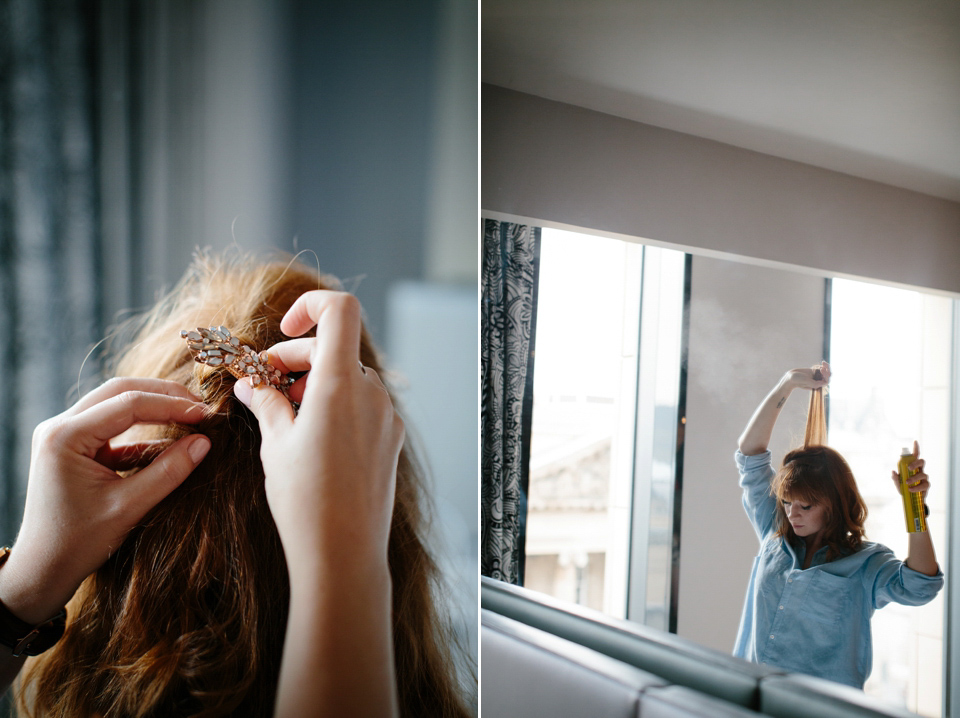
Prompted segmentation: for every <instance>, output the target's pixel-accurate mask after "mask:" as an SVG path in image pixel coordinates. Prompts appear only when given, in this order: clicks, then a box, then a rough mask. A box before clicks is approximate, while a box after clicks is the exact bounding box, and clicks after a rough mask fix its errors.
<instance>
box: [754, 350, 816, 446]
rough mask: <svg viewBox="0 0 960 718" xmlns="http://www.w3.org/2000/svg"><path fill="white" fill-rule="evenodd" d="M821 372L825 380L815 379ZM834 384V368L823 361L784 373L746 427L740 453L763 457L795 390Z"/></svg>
mask: <svg viewBox="0 0 960 718" xmlns="http://www.w3.org/2000/svg"><path fill="white" fill-rule="evenodd" d="M817 372H820V375H821V376H822V378H821V379H816V378H814V377H815V375H816V373H817ZM829 381H830V365H829V364H827V363H826V362H821V363H820V364H819V365H817V366H814V367H810V368H807V369H791V370H790V371H788V372H787V373H786V374H784V375H783V376H782V377H781V378H780V381H778V382H777V385H776V386H775V387H773V390H772V391H771V392H770V393H769V394H767V396H766V397H765V398H764V400H763V401H762V402H760V406H758V407H757V410H756V411H754V412H753V416H751V417H750V421H748V422H747V426H746V428H745V429H744V430H743V433H742V434H740V441H739V446H740V453H741V454H743V455H744V456H754V455H755V454H762V453H763V452H764V451H766V450H767V447H768V446H769V445H770V437H771V436H772V435H773V427H774V425H775V424H776V423H777V419H778V418H779V417H780V410H781V409H782V408H783V405H784V404H785V403H786V402H787V398H788V397H789V396H790V394H791V393H793V390H794V389H819V388H820V387H822V386H826V385H827V383H828V382H829Z"/></svg>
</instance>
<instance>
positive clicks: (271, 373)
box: [180, 326, 294, 399]
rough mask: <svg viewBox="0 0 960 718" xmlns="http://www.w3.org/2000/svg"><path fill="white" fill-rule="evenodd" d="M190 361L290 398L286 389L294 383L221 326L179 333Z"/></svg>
mask: <svg viewBox="0 0 960 718" xmlns="http://www.w3.org/2000/svg"><path fill="white" fill-rule="evenodd" d="M180 336H181V337H183V338H184V339H186V341H187V348H189V349H190V352H191V353H192V354H193V360H194V361H196V362H198V363H200V364H206V365H207V366H210V367H223V368H224V369H226V370H227V371H228V372H230V373H231V374H233V375H234V376H235V377H237V379H249V380H250V381H251V382H253V385H254V386H272V387H274V388H275V389H278V390H280V391H281V392H283V395H284V396H285V397H287V399H289V398H290V395H289V394H288V393H287V388H288V387H289V386H290V385H291V384H293V382H294V379H293V378H292V377H290V376H289V375H287V374H284V373H283V372H281V371H280V370H279V369H277V368H276V367H275V366H273V365H272V364H271V363H270V362H269V361H267V353H266V352H260V353H259V354H258V353H257V352H255V351H254V350H253V349H251V348H250V347H248V346H247V345H246V344H241V343H240V340H239V339H237V338H236V337H235V336H233V335H231V334H230V331H229V330H228V329H227V328H226V327H223V326H220V327H207V328H204V327H197V329H196V331H187V330H186V329H182V330H181V331H180Z"/></svg>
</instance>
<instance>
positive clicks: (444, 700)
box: [17, 253, 468, 718]
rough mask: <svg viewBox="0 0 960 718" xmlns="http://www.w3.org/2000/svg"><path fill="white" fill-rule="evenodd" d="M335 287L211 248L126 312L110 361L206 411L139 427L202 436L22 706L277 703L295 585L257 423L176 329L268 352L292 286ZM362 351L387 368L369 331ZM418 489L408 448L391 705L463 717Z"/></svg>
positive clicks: (206, 708)
mask: <svg viewBox="0 0 960 718" xmlns="http://www.w3.org/2000/svg"><path fill="white" fill-rule="evenodd" d="M336 286H337V285H336V283H335V282H334V281H332V280H330V279H329V278H326V277H323V276H321V275H319V274H318V273H316V272H314V271H311V270H309V269H308V268H306V267H305V266H303V265H301V264H299V263H296V262H293V261H281V262H263V261H257V260H253V259H250V258H245V257H240V256H231V257H229V258H228V257H225V256H219V255H215V254H211V253H205V254H200V255H198V256H197V258H196V260H195V261H194V263H193V265H192V266H191V268H190V270H189V271H188V272H187V274H186V276H185V277H184V279H183V280H181V282H180V283H179V284H178V285H177V287H176V288H175V289H174V290H173V291H172V292H170V293H169V294H168V295H167V296H166V297H165V298H164V299H162V300H161V301H160V302H159V303H158V304H157V305H156V306H155V307H154V308H153V309H152V310H151V311H150V312H148V313H147V314H146V315H145V316H144V317H142V318H140V319H139V320H137V321H136V323H135V327H134V328H135V332H134V333H133V337H132V339H131V340H130V341H129V343H126V344H125V345H124V346H123V348H122V349H120V350H119V351H118V352H116V356H117V357H118V360H117V361H116V364H115V372H114V373H115V374H116V375H117V376H142V377H159V378H164V379H172V380H174V381H178V382H181V383H182V384H184V385H185V386H186V387H187V388H189V389H190V390H191V391H193V392H194V393H196V394H199V395H200V396H202V397H203V398H204V400H205V401H206V402H207V403H208V404H209V405H211V406H212V407H214V408H215V409H216V411H215V412H214V413H213V415H212V416H210V417H209V418H208V419H206V420H205V421H204V422H203V423H202V424H201V425H198V426H197V427H191V428H188V427H184V426H167V427H149V428H147V429H145V430H142V431H141V433H146V434H147V435H148V436H151V437H155V438H162V439H175V438H177V437H179V436H182V435H184V434H185V433H187V432H189V431H200V432H203V433H205V434H207V435H208V436H209V437H210V438H211V440H212V447H211V449H210V452H209V453H208V455H207V456H206V458H205V459H204V461H203V462H202V463H201V464H200V465H199V466H198V467H197V468H196V470H195V471H194V472H193V473H192V474H191V475H190V477H189V478H188V479H187V480H186V481H185V482H184V483H183V485H182V486H180V487H179V488H178V489H177V490H175V491H174V492H173V493H172V494H171V495H170V496H169V497H167V498H166V499H165V500H164V501H162V502H161V503H160V504H159V505H158V506H157V507H156V508H155V509H154V510H153V511H152V512H151V513H150V514H148V515H147V516H146V517H145V518H144V520H143V521H142V522H141V524H140V525H139V526H137V527H136V528H135V529H134V530H133V531H131V532H130V534H129V535H128V536H127V538H126V540H125V541H124V542H123V544H122V545H121V546H119V547H118V548H117V550H116V551H115V552H114V553H113V555H112V556H111V557H110V559H109V560H108V561H107V562H106V563H105V564H104V565H103V566H102V567H101V568H100V569H99V570H98V571H97V572H96V573H94V574H93V575H91V576H90V577H89V578H88V579H87V580H86V581H85V582H84V583H83V585H82V586H81V587H80V590H79V591H78V592H77V594H76V596H74V598H73V599H72V600H71V602H70V604H69V606H68V612H69V616H70V618H69V622H68V625H67V630H66V633H65V635H64V637H63V639H62V640H61V641H60V642H59V643H58V644H57V645H56V646H55V647H54V648H53V649H51V650H50V651H48V652H46V653H44V654H43V655H41V656H38V657H36V658H33V659H30V661H29V662H28V663H27V665H26V667H25V669H24V671H23V672H22V673H21V681H20V687H19V691H18V699H17V707H18V710H19V712H20V713H21V715H26V716H62V717H63V718H67V717H70V718H73V717H74V716H81V715H82V716H103V717H104V718H108V717H113V716H137V717H142V718H146V717H147V716H158V717H159V716H172V715H176V716H197V717H200V716H204V717H205V716H226V715H230V716H270V715H272V713H273V706H274V698H275V695H274V694H275V689H276V682H277V676H278V673H279V667H280V657H281V653H282V650H283V635H284V629H285V625H286V620H287V604H288V599H289V585H288V579H287V567H286V563H285V560H284V555H283V550H282V547H281V545H280V541H279V537H278V535H277V530H276V526H275V525H274V523H273V519H272V516H271V514H270V511H269V507H268V506H267V501H266V495H265V492H264V486H263V469H262V466H261V464H260V459H259V450H260V433H259V429H258V424H257V422H256V419H255V418H254V417H253V415H252V414H251V413H250V412H249V410H247V408H246V407H244V406H243V405H242V404H240V402H238V401H237V400H236V399H235V398H234V396H233V393H232V385H233V381H234V380H233V379H232V377H230V376H229V374H227V373H226V372H224V371H220V370H211V369H209V368H208V367H205V366H202V365H199V364H196V363H194V362H193V360H192V358H191V356H190V354H189V352H188V351H187V348H186V346H185V343H184V342H183V340H182V339H180V336H179V331H180V329H185V328H187V329H189V328H193V327H195V326H210V325H220V324H222V325H225V326H227V327H228V328H229V329H230V330H231V331H232V332H233V334H234V335H235V336H237V337H239V338H240V339H241V340H242V341H243V342H244V343H246V344H249V345H250V346H252V347H253V348H254V349H256V350H261V349H265V348H267V347H269V346H271V345H272V344H274V343H276V342H278V341H282V340H283V339H284V338H285V337H284V336H283V335H282V333H281V332H280V328H279V324H280V319H281V318H282V317H283V315H284V313H285V312H286V311H287V309H288V308H289V307H290V305H291V304H292V303H293V302H294V300H295V299H296V298H297V297H298V296H300V295H301V294H302V293H304V292H305V291H308V290H311V289H322V288H331V287H332V288H336ZM127 335H128V336H129V335H130V332H129V331H128V332H127ZM360 358H361V360H362V362H363V363H364V364H365V365H367V366H369V367H372V368H373V369H374V370H376V371H377V372H382V367H381V363H380V358H379V356H378V353H377V351H376V349H375V347H374V345H373V343H372V341H371V339H370V337H369V335H368V334H367V332H366V331H365V330H364V332H363V335H362V338H361V343H360ZM422 499H423V486H422V477H421V472H420V469H419V468H418V465H417V462H416V461H415V458H414V456H413V454H412V453H411V451H410V448H409V446H404V448H403V450H402V451H401V454H400V460H399V465H398V469H397V490H396V503H395V506H394V511H393V522H392V525H391V530H390V540H389V547H388V558H389V565H390V572H391V578H392V583H393V619H392V620H393V640H394V650H395V656H396V671H397V686H398V691H399V697H400V705H401V712H402V714H403V715H404V716H466V715H468V711H467V709H466V707H465V704H464V701H463V698H462V696H461V693H460V691H459V689H458V685H457V677H456V669H455V668H454V666H455V661H454V656H453V653H454V652H455V650H454V648H452V646H454V645H455V641H454V640H453V639H452V637H451V633H450V631H449V629H448V624H447V622H446V621H444V620H441V617H440V615H439V613H438V610H437V607H436V605H435V602H434V598H433V595H432V591H431V589H432V587H433V586H434V584H435V582H436V581H437V580H438V574H437V568H436V565H435V564H434V562H433V560H432V558H431V556H430V554H429V553H428V551H427V550H426V548H425V546H424V541H423V538H422V532H423V530H424V525H423V523H424V522H423V517H422V514H421V501H422Z"/></svg>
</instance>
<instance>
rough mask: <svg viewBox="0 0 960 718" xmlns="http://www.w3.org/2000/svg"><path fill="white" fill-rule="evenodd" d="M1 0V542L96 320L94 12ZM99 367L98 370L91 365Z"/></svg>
mask: <svg viewBox="0 0 960 718" xmlns="http://www.w3.org/2000/svg"><path fill="white" fill-rule="evenodd" d="M92 15H93V13H92V12H91V11H90V7H89V3H84V2H80V1H78V0H48V1H47V2H44V1H42V0H0V341H2V346H3V355H4V358H3V376H2V378H0V407H2V411H0V542H2V543H4V544H9V543H11V542H12V541H13V539H14V537H15V534H16V530H17V528H18V526H19V523H20V512H21V511H22V507H23V495H24V489H25V487H26V481H27V471H28V466H29V458H30V456H29V453H30V437H31V435H32V432H33V429H34V427H35V426H36V425H37V424H38V423H39V422H41V421H43V420H44V419H47V418H49V417H50V416H53V415H55V414H58V413H60V412H61V411H63V409H64V408H65V407H66V406H67V405H68V403H69V401H70V399H71V397H70V396H69V394H70V393H71V391H73V393H74V395H75V391H76V387H77V385H78V383H84V384H85V383H86V380H85V377H88V376H90V375H91V374H92V373H93V374H95V373H96V367H93V366H92V365H91V363H90V362H88V364H87V369H86V370H85V371H84V372H83V375H84V378H81V377H80V374H79V367H80V366H81V364H82V363H83V360H84V357H85V356H86V355H87V352H88V351H89V350H90V348H91V346H92V345H93V342H94V341H95V339H94V338H95V337H97V336H99V335H100V334H101V333H102V332H101V330H100V328H99V326H98V321H97V317H98V311H97V309H98V307H97V304H98V299H97V291H96V287H97V276H98V274H97V264H98V250H97V243H96V237H97V225H98V217H97V201H96V188H97V179H96V171H95V159H94V158H95V151H94V135H95V133H94V113H93V102H92V82H91V78H92V77H93V67H92V62H93V61H92V56H93V52H92V36H93V35H92V20H91V17H92ZM91 369H92V370H93V371H92V372H91V371H90V370H91Z"/></svg>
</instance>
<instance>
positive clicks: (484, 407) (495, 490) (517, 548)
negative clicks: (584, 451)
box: [480, 220, 540, 584]
mask: <svg viewBox="0 0 960 718" xmlns="http://www.w3.org/2000/svg"><path fill="white" fill-rule="evenodd" d="M539 253H540V229H539V228H538V227H527V226H523V225H517V224H511V223H509V222H498V221H494V220H484V221H483V251H482V254H483V259H482V266H481V270H480V271H481V276H480V282H481V304H480V394H481V398H480V433H481V437H482V438H481V442H482V448H481V459H480V474H481V489H480V503H481V505H480V514H481V536H480V572H481V573H482V574H483V575H484V576H490V577H492V578H496V579H500V580H502V581H508V582H510V583H515V584H522V583H523V567H524V540H525V525H526V494H527V482H528V473H527V472H528V465H529V456H530V419H531V416H532V409H533V350H534V346H535V336H536V286H537V271H538V265H539Z"/></svg>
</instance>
